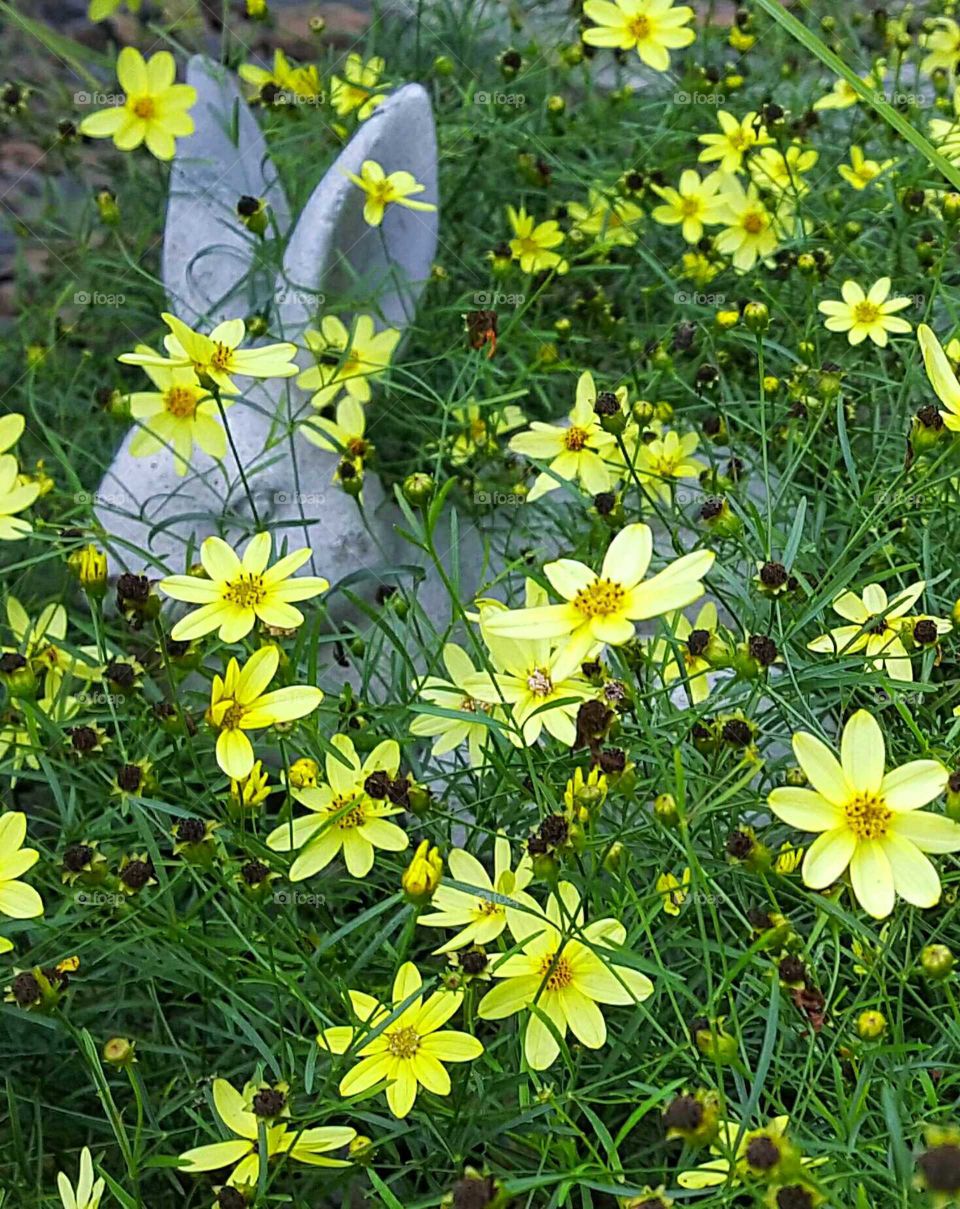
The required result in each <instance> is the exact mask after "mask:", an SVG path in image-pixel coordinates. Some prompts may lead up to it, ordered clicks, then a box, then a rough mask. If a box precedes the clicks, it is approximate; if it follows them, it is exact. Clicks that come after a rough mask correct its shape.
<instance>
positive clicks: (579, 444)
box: [563, 424, 590, 453]
mask: <svg viewBox="0 0 960 1209" xmlns="http://www.w3.org/2000/svg"><path fill="white" fill-rule="evenodd" d="M589 435H590V434H589V433H588V432H587V430H586V429H585V428H578V427H577V426H576V424H574V425H572V426H571V427H570V428H568V429H567V431H566V432H565V433H564V434H563V443H564V446H565V447H566V448H567V449H570V450H573V452H574V453H577V452H579V451H580V450H581V449H582V448H583V447H584V445H586V443H587V438H588V437H589Z"/></svg>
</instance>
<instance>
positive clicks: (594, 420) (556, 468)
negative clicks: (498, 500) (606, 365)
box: [510, 371, 626, 503]
mask: <svg viewBox="0 0 960 1209" xmlns="http://www.w3.org/2000/svg"><path fill="white" fill-rule="evenodd" d="M625 397H626V391H625V390H624V391H623V398H625ZM596 398H597V391H596V387H595V386H594V382H593V375H592V374H591V373H590V372H589V371H588V372H586V373H583V374H581V375H580V377H579V379H578V381H577V394H576V402H575V403H574V405H573V410H572V411H571V412H570V417H569V418H570V423H569V424H568V425H560V424H544V423H543V422H541V421H540V420H534V421H533V422H532V423H531V425H530V428H529V429H528V430H527V431H526V432H520V433H517V435H516V436H515V437H511V438H510V449H511V450H513V452H514V453H521V454H523V455H524V456H525V457H531V458H538V459H539V460H541V461H545V462H547V465H548V467H549V469H548V470H544V471H542V472H541V473H540V474H539V475H538V476H537V478H536V480H535V481H534V484H533V486H532V487H531V488H530V491H529V492H528V494H527V502H528V503H533V502H534V501H535V500H538V499H540V497H541V496H543V495H546V494H547V492H548V491H555V490H556V489H557V488H558V487H559V486H560V485H561V481H566V482H570V481H571V480H573V481H575V482H577V483H579V484H580V486H581V487H582V488H583V490H584V491H586V492H587V494H588V495H596V494H597V493H598V492H601V491H609V490H610V487H611V485H612V478H611V474H610V470H609V468H608V466H607V464H606V461H605V459H604V455H605V454H608V453H609V452H610V451H611V450H612V449H613V447H614V446H615V445H616V443H617V442H616V438H615V437H614V436H612V435H611V434H610V433H608V432H605V431H604V430H603V428H602V427H601V423H600V417H599V416H598V415H597V413H596V412H595V411H594V403H595V402H596ZM621 406H622V400H621Z"/></svg>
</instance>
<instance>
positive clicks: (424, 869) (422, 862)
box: [400, 840, 443, 906]
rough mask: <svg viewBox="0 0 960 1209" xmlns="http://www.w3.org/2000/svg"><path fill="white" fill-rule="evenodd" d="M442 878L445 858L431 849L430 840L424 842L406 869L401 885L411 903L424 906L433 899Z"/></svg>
mask: <svg viewBox="0 0 960 1209" xmlns="http://www.w3.org/2000/svg"><path fill="white" fill-rule="evenodd" d="M442 876H443V858H442V857H441V856H440V852H439V850H438V849H437V848H433V847H431V845H430V841H429V840H423V841H421V843H420V845H419V847H418V848H417V850H416V852H415V853H414V854H413V858H412V860H411V861H410V864H409V865H408V866H407V867H406V869H404V871H403V875H402V877H401V879H400V884H401V885H402V887H403V892H404V894H405V895H406V896H407V899H408V900H409V901H410V902H412V903H414V904H415V905H416V906H423V905H424V904H425V903H427V902H429V901H430V899H431V898H432V897H433V892H434V890H436V888H437V886H439V885H440V878H441V877H442Z"/></svg>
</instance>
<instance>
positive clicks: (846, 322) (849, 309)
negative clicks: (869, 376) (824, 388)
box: [818, 277, 912, 348]
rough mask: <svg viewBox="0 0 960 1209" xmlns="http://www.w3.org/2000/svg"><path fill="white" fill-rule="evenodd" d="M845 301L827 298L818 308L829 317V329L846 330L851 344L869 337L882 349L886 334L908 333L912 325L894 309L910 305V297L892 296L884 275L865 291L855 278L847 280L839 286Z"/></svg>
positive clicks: (827, 325) (827, 326) (885, 341)
mask: <svg viewBox="0 0 960 1209" xmlns="http://www.w3.org/2000/svg"><path fill="white" fill-rule="evenodd" d="M840 293H841V295H842V297H843V301H842V302H841V301H839V300H838V299H828V300H827V301H826V302H821V303H820V306H819V307H818V309H819V311H820V314H821V315H826V316H828V318H827V319H826V321H825V323H824V327H825V328H826V329H827V331H828V332H846V333H847V339H848V340H849V341H850V343H851V344H862V343H863V342H864V340H866V339H867V337H868V336H869V337H870V339H871V340H872V341H873V343H874V344H876V345H877V346H878V347H879V348H884V347H886V343H887V333H888V332H895V333H902V332H909V331H911V330H912V329H911V327H910V324H909V323H908V322H907V321H906V319H900V318H899V317H898V316H897V315H896V314H895V313H894V312H895V311H902V310H903V308H904V307H907V306H909V305H910V299H909V298H890V297H889V294H890V278H889V277H881V278H880V280H879V281H876V282H874V284H873V285H872V286H871V287H870V291H869V293H867V294H864V292H863V288H862V286H859V285H858V284H857V283H856V282H855V281H845V282H844V283H843V285H842V286H841V287H840Z"/></svg>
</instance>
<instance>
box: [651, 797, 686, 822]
mask: <svg viewBox="0 0 960 1209" xmlns="http://www.w3.org/2000/svg"><path fill="white" fill-rule="evenodd" d="M653 813H654V814H655V815H656V817H657V818H658V819H659V820H660V822H661V823H663V825H664V826H665V827H676V825H677V823H679V822H680V811H679V810H678V809H677V803H676V800H675V798H674V796H673V794H672V793H661V794H657V796H656V797H655V798H654V799H653Z"/></svg>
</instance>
